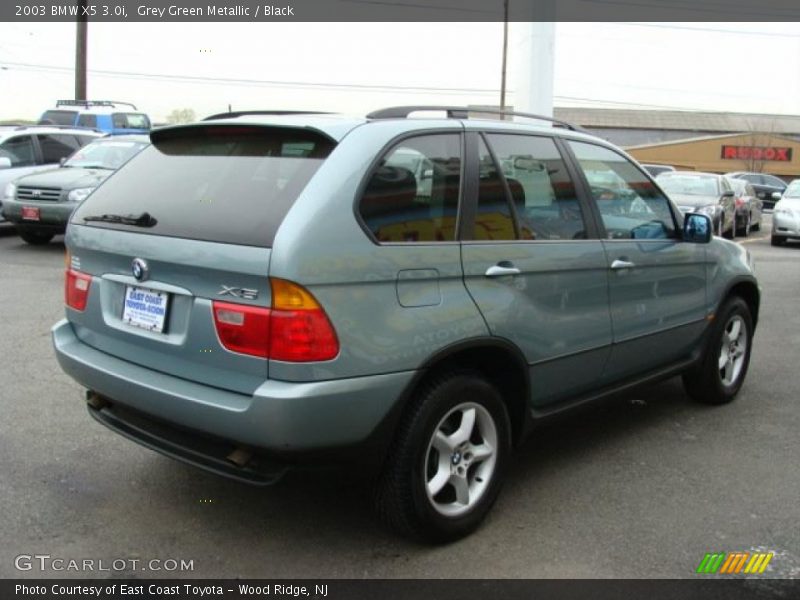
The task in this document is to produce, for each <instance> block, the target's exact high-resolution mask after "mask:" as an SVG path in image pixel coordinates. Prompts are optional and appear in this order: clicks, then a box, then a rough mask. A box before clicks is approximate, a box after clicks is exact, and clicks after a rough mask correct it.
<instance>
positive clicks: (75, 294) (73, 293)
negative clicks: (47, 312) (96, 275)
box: [64, 269, 92, 312]
mask: <svg viewBox="0 0 800 600" xmlns="http://www.w3.org/2000/svg"><path fill="white" fill-rule="evenodd" d="M91 285H92V276H91V275H87V274H86V273H81V272H79V271H75V270H74V269H67V274H66V277H65V278H64V302H66V304H67V306H69V307H70V308H73V309H75V310H79V311H81V312H83V311H84V310H85V309H86V301H87V300H88V299H89V288H90V287H91Z"/></svg>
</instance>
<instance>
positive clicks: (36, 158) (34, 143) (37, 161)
mask: <svg viewBox="0 0 800 600" xmlns="http://www.w3.org/2000/svg"><path fill="white" fill-rule="evenodd" d="M22 138H28V139H29V140H30V142H31V147H32V148H33V163H32V164H29V165H21V166H19V165H18V166H14V165H12V166H11V168H12V169H24V168H26V167H36V166H39V165H41V164H43V163H42V153H41V149H40V148H39V140H38V139H36V136H35V135H33V134H31V133H19V134H17V135H10V136H9V137H7V138H6V139H4V140H3V143H4V144H5V143H6V142H10V141H12V140H16V139H22Z"/></svg>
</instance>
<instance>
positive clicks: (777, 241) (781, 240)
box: [769, 235, 786, 246]
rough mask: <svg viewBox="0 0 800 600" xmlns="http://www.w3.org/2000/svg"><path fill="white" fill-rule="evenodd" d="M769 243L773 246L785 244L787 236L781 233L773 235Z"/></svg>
mask: <svg viewBox="0 0 800 600" xmlns="http://www.w3.org/2000/svg"><path fill="white" fill-rule="evenodd" d="M769 243H770V244H772V245H773V246H783V245H784V244H785V243H786V238H785V237H783V236H780V235H773V236H772V237H771V238H770V240H769Z"/></svg>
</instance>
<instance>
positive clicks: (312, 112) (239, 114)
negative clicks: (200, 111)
mask: <svg viewBox="0 0 800 600" xmlns="http://www.w3.org/2000/svg"><path fill="white" fill-rule="evenodd" d="M330 114H333V113H329V112H323V111H319V110H237V111H233V112H224V113H217V114H215V115H209V116H207V117H205V118H204V119H203V121H211V120H215V119H235V118H236V117H246V116H249V115H330Z"/></svg>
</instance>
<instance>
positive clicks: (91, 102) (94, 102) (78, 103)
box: [56, 100, 139, 110]
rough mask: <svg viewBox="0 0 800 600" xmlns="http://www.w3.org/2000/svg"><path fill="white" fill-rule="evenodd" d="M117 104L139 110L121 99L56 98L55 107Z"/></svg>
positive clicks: (89, 106) (88, 106) (87, 106)
mask: <svg viewBox="0 0 800 600" xmlns="http://www.w3.org/2000/svg"><path fill="white" fill-rule="evenodd" d="M118 104H124V105H125V106H130V107H131V108H132V109H133V110H139V109H138V108H136V105H135V104H131V103H130V102H122V101H121V100H56V108H58V107H59V106H83V107H84V108H91V107H92V106H111V107H114V106H116V105H118Z"/></svg>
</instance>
